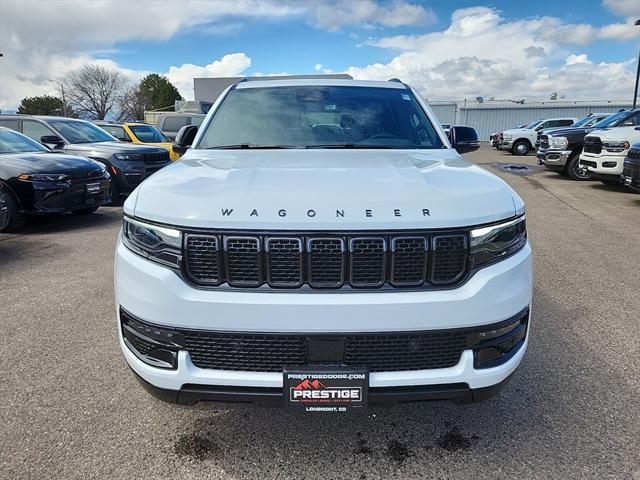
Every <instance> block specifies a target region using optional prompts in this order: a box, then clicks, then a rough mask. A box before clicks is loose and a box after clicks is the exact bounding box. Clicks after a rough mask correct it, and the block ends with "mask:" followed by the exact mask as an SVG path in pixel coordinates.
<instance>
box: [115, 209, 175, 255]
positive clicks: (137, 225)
mask: <svg viewBox="0 0 640 480" xmlns="http://www.w3.org/2000/svg"><path fill="white" fill-rule="evenodd" d="M122 236H123V241H124V244H125V245H126V246H127V247H128V248H129V250H131V251H133V252H134V253H137V254H138V255H141V256H143V257H145V258H148V259H149V260H153V261H154V262H158V263H162V264H163V265H167V266H169V267H174V268H179V267H180V263H181V261H182V233H181V232H180V231H179V230H175V229H173V228H168V227H160V226H158V225H151V224H149V223H145V222H141V221H139V220H134V219H132V218H128V217H124V224H123V226H122Z"/></svg>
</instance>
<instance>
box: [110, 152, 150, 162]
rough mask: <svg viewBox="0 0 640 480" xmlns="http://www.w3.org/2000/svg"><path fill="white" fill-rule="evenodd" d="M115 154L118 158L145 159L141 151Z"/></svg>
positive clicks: (129, 159)
mask: <svg viewBox="0 0 640 480" xmlns="http://www.w3.org/2000/svg"><path fill="white" fill-rule="evenodd" d="M113 156H114V158H116V159H117V160H128V161H136V160H137V161H142V160H143V159H144V155H142V154H141V153H116V154H114V155H113Z"/></svg>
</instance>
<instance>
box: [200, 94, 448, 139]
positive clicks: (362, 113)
mask: <svg viewBox="0 0 640 480" xmlns="http://www.w3.org/2000/svg"><path fill="white" fill-rule="evenodd" d="M225 146H226V147H227V148H267V147H271V148H409V149H415V148H444V145H443V143H442V141H441V140H440V138H439V137H438V135H437V133H436V130H435V129H434V128H433V125H432V124H431V122H430V121H429V119H428V118H427V116H426V115H425V113H424V112H423V110H422V108H420V105H419V104H418V102H417V100H416V99H415V97H414V96H413V94H412V93H411V91H409V90H407V89H404V88H403V89H396V88H371V87H350V86H347V87H344V86H291V87H290V86H285V87H264V88H263V87H260V88H238V89H234V90H231V91H230V92H229V94H228V95H227V97H226V98H225V99H224V101H223V103H222V105H221V106H220V108H219V109H218V110H217V111H216V112H215V116H214V117H213V119H212V120H211V122H210V124H209V125H208V126H207V129H206V131H205V132H204V135H203V137H202V140H201V141H200V143H199V145H198V148H225Z"/></svg>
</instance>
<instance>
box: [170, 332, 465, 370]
mask: <svg viewBox="0 0 640 480" xmlns="http://www.w3.org/2000/svg"><path fill="white" fill-rule="evenodd" d="M182 333H183V334H184V337H185V349H186V350H187V351H188V352H189V356H190V357H191V361H192V362H193V364H194V365H195V366H196V367H198V368H209V369H217V370H241V371H248V372H281V371H282V370H283V369H284V368H285V367H291V366H301V365H306V364H308V353H307V352H308V337H306V336H301V335H269V334H247V335H241V334H240V335H239V334H222V333H210V332H197V331H185V332H182ZM341 338H344V357H343V361H342V362H341V363H342V364H343V365H345V366H351V367H365V368H367V369H368V370H369V371H371V372H383V371H403V370H423V369H432V368H447V367H453V366H454V365H456V364H457V363H458V362H459V360H460V356H461V355H462V351H463V350H464V349H465V347H466V342H467V336H466V333H465V332H463V331H459V330H454V331H450V332H447V331H434V332H423V333H416V334H373V335H352V336H345V337H341Z"/></svg>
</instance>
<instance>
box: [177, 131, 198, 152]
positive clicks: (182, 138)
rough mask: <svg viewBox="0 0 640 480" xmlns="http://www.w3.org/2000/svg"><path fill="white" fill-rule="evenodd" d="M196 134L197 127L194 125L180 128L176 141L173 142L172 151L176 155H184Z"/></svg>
mask: <svg viewBox="0 0 640 480" xmlns="http://www.w3.org/2000/svg"><path fill="white" fill-rule="evenodd" d="M196 133H198V127H196V126H195V125H185V126H184V127H182V128H181V129H180V130H179V131H178V134H177V135H176V140H175V142H173V151H174V152H176V153H177V154H178V155H182V154H184V152H186V151H187V150H188V149H189V148H190V147H191V144H192V143H193V140H194V139H195V138H196Z"/></svg>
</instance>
